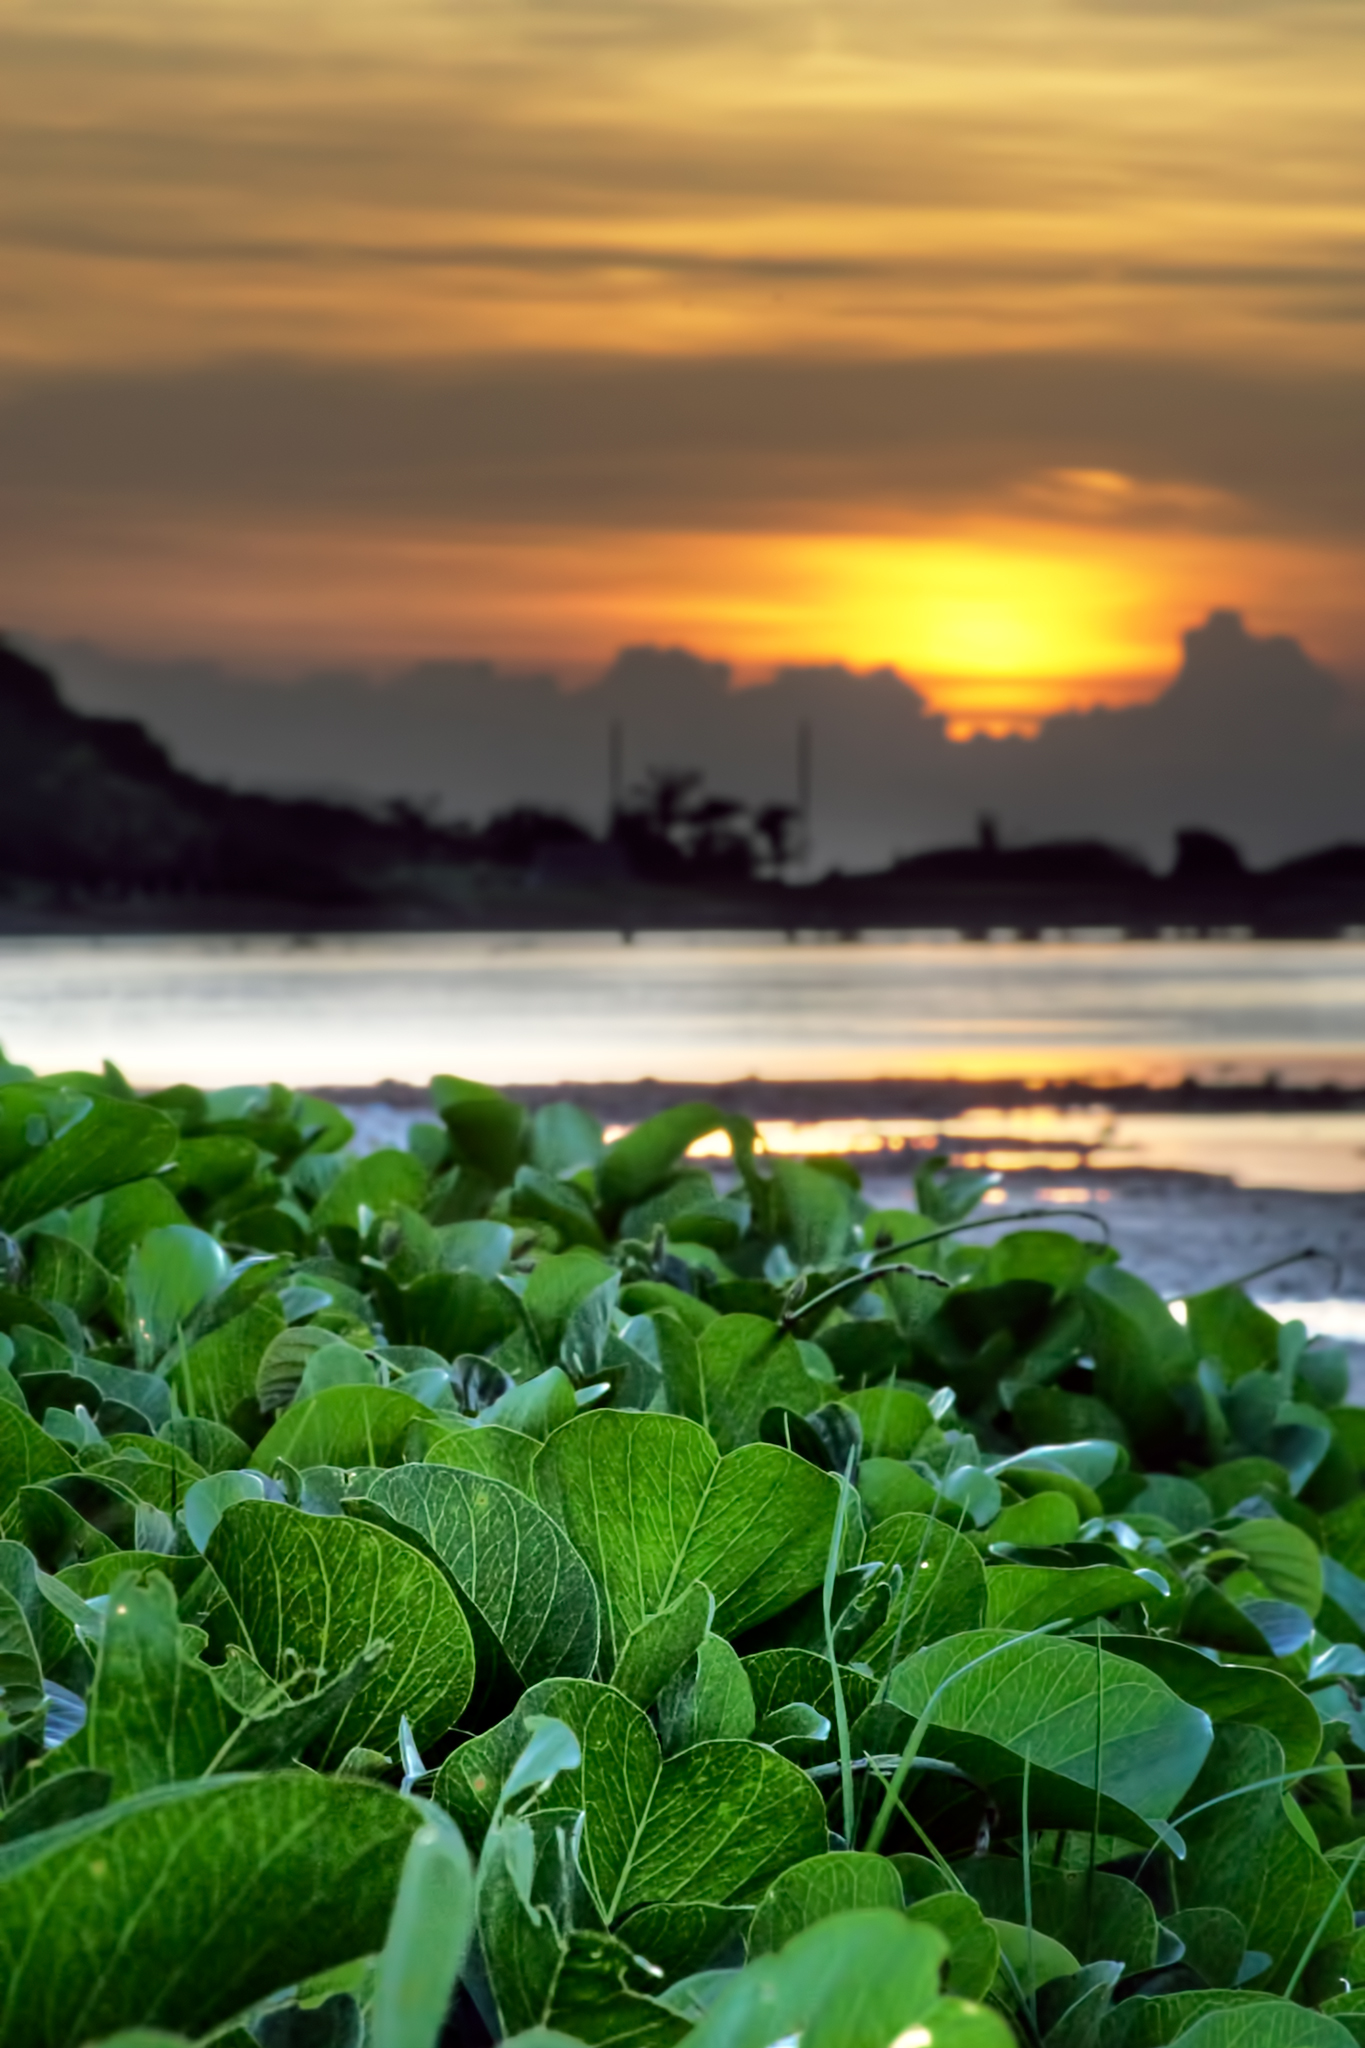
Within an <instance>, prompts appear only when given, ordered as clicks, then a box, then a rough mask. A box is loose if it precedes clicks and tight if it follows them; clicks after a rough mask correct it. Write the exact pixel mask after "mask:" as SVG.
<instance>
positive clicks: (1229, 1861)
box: [1180, 1721, 1351, 1991]
mask: <svg viewBox="0 0 1365 2048" xmlns="http://www.w3.org/2000/svg"><path fill="white" fill-rule="evenodd" d="M1283 1774H1284V1753H1283V1751H1282V1750H1281V1748H1280V1746H1279V1744H1278V1743H1277V1742H1276V1741H1275V1739H1274V1737H1273V1736H1271V1735H1267V1734H1266V1733H1265V1731H1264V1730H1263V1729H1260V1728H1244V1727H1239V1726H1238V1725H1237V1724H1235V1723H1233V1722H1230V1721H1229V1722H1224V1724H1223V1726H1222V1727H1220V1728H1219V1729H1218V1730H1217V1733H1216V1735H1215V1738H1214V1744H1213V1749H1212V1751H1211V1753H1210V1755H1209V1759H1208V1762H1207V1763H1206V1764H1205V1766H1204V1768H1203V1770H1202V1771H1201V1772H1200V1775H1199V1778H1198V1780H1197V1781H1196V1783H1195V1784H1194V1785H1193V1786H1192V1787H1191V1788H1190V1792H1189V1796H1188V1798H1187V1800H1186V1801H1185V1804H1186V1806H1187V1807H1189V1808H1191V1809H1193V1808H1195V1807H1200V1806H1203V1807H1205V1811H1204V1812H1202V1813H1193V1814H1192V1817H1191V1818H1190V1819H1189V1820H1187V1821H1184V1822H1183V1823H1182V1824H1181V1833H1182V1834H1183V1835H1184V1837H1185V1842H1186V1846H1187V1849H1188V1852H1189V1854H1188V1858H1187V1861H1186V1863H1185V1865H1184V1866H1182V1869H1181V1873H1180V1903H1181V1905H1182V1906H1222V1907H1223V1908H1224V1909H1225V1910H1226V1911H1227V1912H1229V1913H1235V1914H1236V1915H1237V1918H1238V1919H1239V1920H1240V1921H1241V1923H1242V1925H1243V1926H1244V1927H1245V1929H1246V1931H1247V1942H1248V1945H1249V1946H1250V1947H1251V1948H1254V1949H1262V1950H1264V1952H1265V1953H1266V1954H1267V1955H1268V1956H1270V1957H1271V1959H1272V1965H1271V1968H1270V1970H1269V1971H1268V1972H1267V1974H1266V1976H1265V1977H1264V1978H1263V1979H1262V1980H1261V1987H1260V1988H1263V1989H1265V1990H1270V1991H1282V1990H1283V1989H1284V1988H1285V1986H1286V1985H1287V1983H1288V1982H1289V1979H1290V1976H1291V1974H1292V1973H1293V1971H1294V1969H1295V1968H1296V1966H1297V1964H1298V1962H1299V1958H1300V1956H1301V1955H1302V1953H1303V1950H1304V1948H1305V1946H1306V1945H1307V1943H1308V1942H1309V1941H1310V1939H1311V1938H1312V1937H1313V1935H1314V1932H1315V1930H1316V1929H1317V1928H1318V1926H1319V1923H1320V1922H1321V1921H1322V1920H1323V1917H1324V1916H1326V1923H1325V1925H1324V1926H1323V1928H1322V1933H1321V1936H1320V1939H1321V1940H1322V1941H1323V1942H1324V1943H1326V1942H1332V1941H1339V1940H1340V1939H1341V1938H1342V1937H1343V1936H1344V1935H1346V1934H1349V1933H1350V1931H1351V1905H1350V1900H1349V1899H1348V1898H1347V1897H1346V1896H1345V1894H1344V1893H1342V1892H1340V1891H1339V1887H1338V1882H1337V1877H1336V1874H1335V1873H1334V1872H1333V1870H1332V1868H1331V1866H1330V1865H1329V1864H1328V1863H1327V1862H1326V1860H1325V1859H1324V1857H1323V1856H1322V1855H1321V1854H1320V1853H1319V1851H1318V1850H1317V1848H1316V1847H1315V1846H1314V1845H1313V1844H1312V1842H1311V1841H1305V1839H1304V1836H1303V1834H1302V1833H1301V1832H1300V1830H1299V1829H1298V1828H1297V1827H1295V1826H1294V1825H1293V1823H1292V1822H1291V1821H1290V1819H1289V1817H1288V1815H1287V1813H1286V1811H1285V1798H1284V1792H1283V1789H1282V1786H1281V1784H1280V1783H1278V1782H1276V1781H1277V1780H1279V1779H1281V1778H1282V1777H1283ZM1265 1780H1270V1781H1271V1782H1270V1783H1265V1782H1263V1781H1265ZM1227 1795H1231V1796H1227ZM1211 1800H1217V1801H1218V1804H1217V1805H1212V1806H1210V1805H1207V1804H1206V1802H1208V1801H1211ZM1334 1898H1335V1904H1333V1900H1334ZM1329 1909H1330V1910H1329Z"/></svg>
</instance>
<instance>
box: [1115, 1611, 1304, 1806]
mask: <svg viewBox="0 0 1365 2048" xmlns="http://www.w3.org/2000/svg"><path fill="white" fill-rule="evenodd" d="M1104 1647H1105V1649H1106V1651H1108V1652H1109V1653H1110V1655H1112V1656H1116V1657H1128V1658H1131V1659H1132V1661H1133V1662H1134V1663H1135V1664H1144V1665H1145V1666H1146V1667H1147V1669H1148V1670H1149V1671H1154V1672H1155V1673H1156V1675H1157V1677H1158V1678H1161V1679H1163V1680H1164V1681H1165V1683H1166V1684H1167V1685H1169V1687H1170V1688H1171V1691H1172V1692H1177V1693H1179V1695H1180V1697H1181V1699H1182V1700H1188V1701H1189V1703H1190V1705H1191V1706H1192V1707H1202V1708H1203V1710H1204V1712H1205V1713H1206V1714H1207V1715H1208V1717H1209V1719H1210V1720H1211V1721H1212V1722H1214V1724H1215V1725H1217V1724H1218V1723H1219V1722H1221V1721H1245V1722H1248V1723H1250V1724H1251V1725H1252V1726H1253V1727H1259V1728H1264V1729H1265V1730H1266V1731H1267V1732H1268V1733H1269V1734H1271V1735H1273V1736H1274V1737H1275V1739H1276V1741H1277V1742H1278V1743H1279V1745H1280V1747H1281V1748H1282V1749H1283V1751H1284V1759H1285V1767H1286V1769H1288V1770H1290V1771H1293V1772H1295V1773H1297V1772H1299V1771H1306V1770H1307V1769H1308V1766H1309V1765H1310V1764H1311V1763H1312V1762H1313V1760H1314V1758H1315V1757H1316V1756H1317V1753H1318V1750H1319V1749H1320V1748H1321V1746H1322V1722H1321V1721H1320V1719H1319V1718H1318V1715H1317V1713H1316V1711H1315V1709H1314V1707H1313V1703H1312V1701H1311V1700H1310V1699H1308V1698H1307V1697H1306V1696H1305V1695H1304V1694H1303V1693H1301V1692H1300V1691H1299V1688H1298V1687H1297V1686H1296V1685H1295V1684H1294V1681H1293V1680H1292V1679H1291V1678H1286V1677H1285V1676H1284V1674H1283V1673H1282V1672H1279V1671H1273V1670H1270V1669H1268V1668H1266V1667H1264V1666H1260V1665H1255V1664H1216V1663H1215V1662H1214V1661H1213V1659H1212V1658H1211V1657H1206V1656H1204V1655H1203V1654H1202V1652H1201V1651H1199V1650H1195V1649H1191V1648H1190V1646H1189V1644H1188V1643H1176V1642H1172V1641H1170V1640H1169V1638H1167V1637H1165V1636H1120V1635H1109V1636H1106V1637H1105V1639H1104Z"/></svg>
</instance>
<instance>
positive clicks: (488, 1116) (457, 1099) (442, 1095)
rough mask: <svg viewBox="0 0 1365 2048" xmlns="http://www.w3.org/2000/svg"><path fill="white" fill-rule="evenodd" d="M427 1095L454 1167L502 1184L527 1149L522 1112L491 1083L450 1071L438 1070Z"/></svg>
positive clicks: (512, 1173) (505, 1183)
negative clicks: (447, 1141) (447, 1139)
mask: <svg viewBox="0 0 1365 2048" xmlns="http://www.w3.org/2000/svg"><path fill="white" fill-rule="evenodd" d="M431 1099H432V1101H433V1102H434V1103H435V1105H436V1109H437V1113H438V1115H439V1116H440V1117H441V1119H442V1121H443V1122H444V1124H445V1127H446V1129H447V1131H449V1133H450V1143H451V1151H452V1154H453V1156H454V1159H455V1162H456V1164H457V1165H459V1166H471V1167H473V1168H474V1169H475V1171H476V1172H478V1173H483V1174H487V1176H488V1178H489V1180H491V1181H492V1182H493V1184H494V1186H495V1187H505V1186H506V1185H507V1183H508V1182H509V1181H510V1180H511V1178H512V1176H513V1175H514V1174H515V1172H516V1170H517V1167H518V1165H519V1164H520V1162H521V1160H522V1158H523V1157H524V1155H525V1150H526V1140H527V1131H526V1112H525V1110H524V1109H522V1108H521V1106H520V1104H518V1103H515V1102H510V1101H509V1100H508V1098H507V1097H506V1096H505V1095H500V1094H499V1093H498V1091H497V1089H496V1088H488V1087H485V1086H484V1084H483V1083H482V1082H481V1081H464V1080H461V1079H460V1078H459V1077H458V1076H457V1075H455V1074H437V1075H436V1076H435V1077H434V1078H433V1080H432V1083H431Z"/></svg>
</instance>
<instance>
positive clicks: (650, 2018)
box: [478, 1830, 688, 2048]
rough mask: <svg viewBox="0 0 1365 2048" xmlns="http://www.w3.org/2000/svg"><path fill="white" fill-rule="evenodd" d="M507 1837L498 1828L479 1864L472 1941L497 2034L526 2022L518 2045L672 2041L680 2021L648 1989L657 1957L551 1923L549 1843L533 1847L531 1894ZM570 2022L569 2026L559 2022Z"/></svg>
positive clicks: (632, 2046)
mask: <svg viewBox="0 0 1365 2048" xmlns="http://www.w3.org/2000/svg"><path fill="white" fill-rule="evenodd" d="M514 1839H515V1838H514V1837H513V1838H509V1835H508V1833H507V1831H505V1830H500V1831H499V1832H498V1833H497V1834H496V1835H494V1836H493V1838H492V1839H491V1840H490V1842H489V1844H488V1847H487V1849H486V1850H485V1852H484V1855H483V1857H482V1859H481V1861H480V1866H479V1895H478V1915H479V1938H480V1945H481V1947H482V1949H483V1954H484V1957H485V1959H486V1966H487V1970H488V1977H489V1982H490V1984H491V1986H492V1990H493V1995H494V1998H495V1999H496V2001H497V2006H498V2014H499V2017H500V2019H501V2021H502V2026H503V2032H504V2037H505V2036H506V2035H507V2033H508V2032H509V2031H510V2030H511V2029H513V2028H516V2029H522V2028H526V2029H529V2031H528V2032H526V2033H522V2032H520V2031H518V2032H517V2033H516V2035H515V2039H516V2040H517V2041H518V2042H521V2043H523V2044H524V2048H532V2044H534V2048H560V2044H565V2048H578V2044H581V2043H584V2042H586V2043H589V2044H595V2043H599V2042H600V2043H602V2044H603V2048H672V2044H673V2043H674V2042H677V2041H680V2040H681V2039H683V2037H684V2036H685V2035H686V2034H687V2032H688V2026H687V2022H686V2020H685V2019H682V2018H680V2017H679V2015H678V2014H676V2013H674V2012H671V2011H670V2010H669V2009H668V2008H667V2006H665V2005H662V2004H661V2003H660V2002H659V2000H658V1999H657V1997H656V1996H655V1995H654V1994H655V1993H656V1992H657V1991H658V1990H659V1988H660V1978H659V1976H658V1975H656V1974H655V1972H656V1970H657V1965H652V1964H650V1963H649V1962H647V1961H646V1960H645V1958H644V1957H643V1956H641V1955H640V1954H639V1953H638V1952H636V1951H635V1950H634V1949H633V1948H632V1947H629V1946H627V1944H626V1943H625V1942H624V1941H622V1940H618V1939H617V1938H616V1936H614V1935H612V1934H607V1933H602V1932H599V1931H597V1930H594V1929H591V1928H571V1929H569V1930H567V1931H561V1928H560V1926H559V1924H558V1922H557V1920H556V1918H555V1917H554V1914H553V1910H552V1904H551V1901H552V1900H553V1898H554V1896H555V1894H556V1892H562V1889H563V1884H562V1879H560V1865H559V1855H558V1847H557V1845H556V1844H549V1845H547V1846H546V1847H545V1848H544V1849H543V1850H542V1854H541V1857H540V1867H539V1869H537V1870H536V1871H535V1872H534V1875H533V1876H532V1878H531V1881H532V1883H533V1884H534V1886H535V1890H536V1893H537V1894H538V1896H537V1898H536V1900H535V1902H534V1903H532V1902H531V1900H530V1898H529V1897H528V1896H527V1891H528V1885H527V1878H528V1874H529V1873H528V1872H527V1871H526V1870H525V1868H524V1867H522V1865H521V1863H520V1861H518V1863H517V1867H516V1868H514V1851H513V1841H514ZM518 1846H522V1845H520V1844H519V1845H518ZM549 1866H553V1867H549ZM556 1879H560V1881H559V1882H558V1883H557V1882H556ZM570 2027H571V2028H572V2029H573V2033H572V2035H567V2034H566V2033H565V2032H561V2031H560V2030H561V2029H568V2028H570Z"/></svg>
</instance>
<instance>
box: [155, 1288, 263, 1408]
mask: <svg viewBox="0 0 1365 2048" xmlns="http://www.w3.org/2000/svg"><path fill="white" fill-rule="evenodd" d="M284 1327H285V1323H284V1312H283V1310H282V1309H281V1308H280V1305H279V1303H278V1302H277V1301H275V1300H274V1299H273V1298H272V1297H267V1298H266V1299H265V1300H264V1301H256V1302H253V1303H252V1305H251V1307H250V1308H248V1309H245V1310H244V1311H243V1312H242V1313H241V1314H240V1315H235V1316H232V1317H231V1318H230V1319H229V1320H228V1321H227V1322H225V1323H222V1324H220V1326H219V1327H218V1328H217V1329H216V1330H210V1331H209V1333H208V1335H207V1336H206V1337H201V1338H200V1339H199V1341H198V1343H197V1344H191V1345H190V1347H189V1349H188V1350H186V1351H180V1350H179V1349H177V1352H176V1355H175V1359H174V1362H173V1363H172V1364H171V1366H170V1368H169V1371H168V1372H167V1375H166V1376H167V1378H168V1379H169V1381H170V1384H171V1385H172V1386H173V1387H174V1389H175V1391H176V1394H177V1396H178V1398H179V1401H180V1405H181V1408H182V1409H183V1410H184V1412H185V1414H187V1415H191V1416H205V1417H207V1418H208V1420H209V1421H210V1422H227V1421H229V1420H230V1418H231V1417H232V1416H233V1415H236V1414H238V1413H239V1411H241V1410H243V1409H245V1410H246V1412H247V1414H248V1416H254V1417H256V1426H257V1427H258V1428H259V1426H260V1422H259V1411H258V1409H257V1406H256V1373H257V1369H258V1367H259V1366H260V1363H261V1360H262V1358H264V1356H265V1354H266V1352H267V1350H268V1349H269V1347H270V1345H271V1344H272V1343H273V1341H274V1340H275V1338H276V1337H278V1336H279V1335H280V1333H281V1331H282V1330H283V1329H284Z"/></svg>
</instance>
